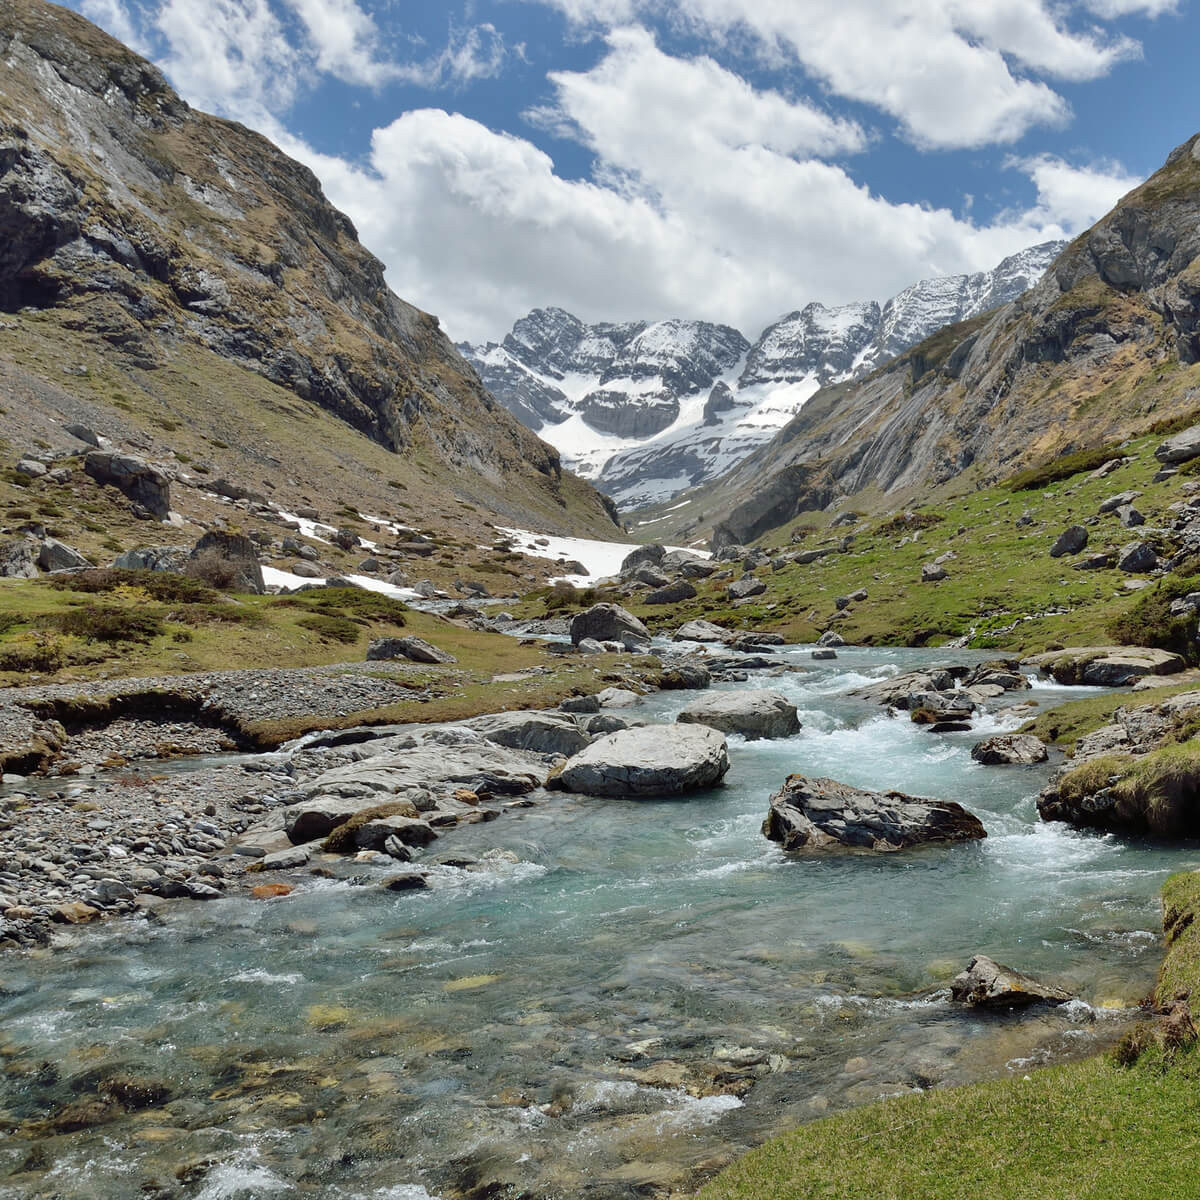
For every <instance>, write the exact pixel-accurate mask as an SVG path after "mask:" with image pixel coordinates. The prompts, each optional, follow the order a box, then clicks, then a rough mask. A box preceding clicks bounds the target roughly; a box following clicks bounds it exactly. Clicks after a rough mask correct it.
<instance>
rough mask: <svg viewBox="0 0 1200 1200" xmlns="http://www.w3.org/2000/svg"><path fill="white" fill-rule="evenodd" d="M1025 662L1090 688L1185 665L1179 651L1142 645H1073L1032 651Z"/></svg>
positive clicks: (1065, 681) (1066, 681)
mask: <svg viewBox="0 0 1200 1200" xmlns="http://www.w3.org/2000/svg"><path fill="white" fill-rule="evenodd" d="M1024 663H1025V664H1026V665H1028V666H1032V667H1037V668H1038V669H1039V670H1042V671H1045V672H1046V674H1048V675H1050V676H1052V677H1053V679H1054V681H1055V682H1056V683H1061V684H1068V685H1069V684H1080V683H1082V684H1088V685H1091V686H1093V687H1123V686H1125V684H1128V683H1133V682H1135V681H1136V680H1138V679H1141V678H1143V677H1144V676H1146V675H1174V674H1176V673H1177V672H1179V671H1182V670H1183V668H1184V666H1185V663H1184V661H1183V659H1182V658H1181V657H1180V656H1179V655H1178V654H1173V653H1172V652H1171V651H1170V650H1155V649H1151V648H1149V647H1145V646H1072V647H1070V648H1069V649H1066V650H1049V651H1047V652H1046V653H1045V654H1035V655H1034V656H1033V657H1032V658H1027V659H1025V660H1024Z"/></svg>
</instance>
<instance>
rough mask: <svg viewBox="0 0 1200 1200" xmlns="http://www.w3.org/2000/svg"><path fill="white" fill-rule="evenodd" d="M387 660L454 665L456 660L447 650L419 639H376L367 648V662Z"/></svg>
mask: <svg viewBox="0 0 1200 1200" xmlns="http://www.w3.org/2000/svg"><path fill="white" fill-rule="evenodd" d="M389 658H407V659H408V660H409V661H410V662H420V663H456V662H458V659H457V658H455V657H454V655H453V654H451V653H450V652H449V651H447V650H440V649H439V648H438V647H437V646H434V645H433V644H432V643H430V642H427V641H426V640H425V639H424V638H419V637H412V636H409V637H398V638H396V637H388V638H376V639H375V640H374V641H373V642H371V644H370V645H369V646H368V647H367V661H368V662H380V661H383V660H386V659H389Z"/></svg>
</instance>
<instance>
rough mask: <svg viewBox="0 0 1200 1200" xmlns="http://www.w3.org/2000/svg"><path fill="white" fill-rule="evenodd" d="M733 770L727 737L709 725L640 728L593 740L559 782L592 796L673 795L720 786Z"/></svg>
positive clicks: (648, 726) (569, 789)
mask: <svg viewBox="0 0 1200 1200" xmlns="http://www.w3.org/2000/svg"><path fill="white" fill-rule="evenodd" d="M728 770H729V753H728V751H727V749H726V746H725V737H724V735H723V734H721V733H719V732H718V731H717V730H715V729H710V728H709V727H708V726H707V725H642V726H638V727H635V728H633V729H622V730H619V731H618V732H616V733H610V734H608V735H606V736H605V737H602V738H599V739H598V740H597V741H595V742H593V743H592V744H591V745H590V746H589V747H588V748H587V749H586V750H584V751H583V752H582V753H580V754H577V755H575V757H574V758H572V759H570V760H569V761H568V763H567V765H566V766H565V767H563V769H562V774H561V775H560V776H559V783H560V784H561V785H562V787H564V788H566V790H567V791H569V792H586V793H587V794H589V795H592V796H671V795H675V794H677V793H679V792H689V791H694V790H695V789H696V788H703V787H711V786H712V785H713V784H715V783H719V782H720V781H721V779H722V778H723V777H724V775H725V772H726V771H728Z"/></svg>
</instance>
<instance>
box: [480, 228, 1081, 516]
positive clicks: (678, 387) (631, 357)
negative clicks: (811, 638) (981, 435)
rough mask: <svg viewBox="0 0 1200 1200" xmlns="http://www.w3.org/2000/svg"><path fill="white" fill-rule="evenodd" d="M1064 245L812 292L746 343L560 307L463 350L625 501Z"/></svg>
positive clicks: (748, 446)
mask: <svg viewBox="0 0 1200 1200" xmlns="http://www.w3.org/2000/svg"><path fill="white" fill-rule="evenodd" d="M1062 247H1063V243H1061V242H1050V243H1046V244H1044V245H1041V246H1034V247H1031V248H1030V249H1028V250H1024V251H1022V252H1021V253H1020V254H1015V255H1012V256H1011V257H1010V258H1007V259H1005V260H1004V261H1003V262H1002V263H1001V264H1000V265H999V266H998V267H997V268H996V269H995V270H992V271H982V272H978V273H977V274H974V275H954V276H950V277H947V278H942V279H928V280H924V281H922V282H921V283H917V284H914V285H913V286H912V287H910V288H906V289H905V290H904V291H903V292H901V293H900V294H899V295H898V296H894V297H892V299H890V300H889V301H887V303H886V304H883V305H880V304H878V303H876V302H875V301H865V302H861V303H856V304H846V305H841V306H839V307H833V308H831V307H827V306H826V305H823V304H818V303H813V304H809V305H807V306H806V307H805V308H803V309H801V310H799V311H797V312H793V313H789V314H788V315H787V316H785V317H783V318H781V319H780V320H779V321H776V322H775V323H773V324H772V325H770V326H768V327H767V328H766V329H765V330H763V332H762V333H761V335H760V336H759V338H758V340H757V342H755V343H754V345H753V346H751V345H750V344H749V343H748V342H747V341H746V339H745V338H743V337H742V335H741V334H740V333H738V332H737V331H736V330H734V329H731V328H729V326H726V325H712V324H708V323H705V322H702V321H683V320H671V321H659V322H655V323H653V324H648V323H646V322H632V323H627V324H602V325H585V324H584V323H583V322H582V321H580V320H579V319H578V318H577V317H574V316H572V315H571V314H570V313H568V312H564V311H563V310H562V309H558V308H548V309H535V310H534V311H533V312H531V313H529V314H528V316H525V317H522V318H521V320H519V321H518V322H517V323H516V324H515V325H514V326H513V328H512V332H511V333H509V334H508V336H506V337H505V339H504V340H503V342H500V343H499V344H497V343H489V344H487V345H482V346H469V345H466V346H462V347H460V349H462V350H463V352H464V353H465V354H466V356H467V357H468V358H469V359H470V360H471V361H472V362H473V363H474V364H475V366H476V368H477V369H478V371H479V373H480V375H481V376H482V378H483V380H484V382H485V383H486V384H487V385H488V387H489V388H490V389H491V391H492V393H493V395H495V396H496V398H497V399H498V400H499V401H500V403H501V404H503V405H504V406H505V408H507V409H508V410H509V411H510V412H511V413H513V414H514V415H515V416H517V417H519V418H520V419H521V420H522V421H524V422H525V423H526V424H527V425H529V427H530V428H531V429H535V430H537V431H539V432H540V433H541V434H542V435H543V436H544V437H545V438H546V439H547V440H548V441H550V442H552V443H553V444H554V445H555V446H557V447H558V449H559V450H560V451H561V452H562V454H563V456H564V458H565V460H566V461H567V462H568V464H569V465H571V466H572V467H574V468H575V469H576V470H578V471H579V472H580V473H581V474H583V475H584V476H585V477H586V478H588V479H592V480H594V481H595V482H596V483H597V485H598V486H600V487H601V488H603V489H604V490H605V491H606V492H608V493H609V494H610V495H612V496H614V497H615V498H616V499H617V500H618V501H619V502H620V503H621V504H622V506H625V507H635V506H638V505H642V504H648V503H653V502H655V501H660V500H664V499H669V498H670V497H671V496H673V495H675V493H677V492H679V491H680V490H682V489H683V488H685V487H688V486H689V485H696V484H698V483H701V482H704V481H706V480H709V479H713V478H715V477H716V476H718V475H720V474H721V473H722V472H724V471H727V470H729V469H730V468H731V467H733V466H735V465H736V464H737V463H738V462H739V461H741V459H743V458H744V457H745V456H746V455H747V454H749V453H751V452H752V451H753V450H755V449H756V448H758V447H760V446H762V445H763V444H764V443H765V442H767V441H769V440H770V438H771V437H772V436H773V435H774V434H775V433H776V432H777V431H778V430H779V429H780V428H781V427H782V426H783V425H785V424H786V423H787V422H788V421H789V420H790V419H791V418H792V417H793V416H794V415H795V414H796V413H797V412H798V411H799V410H800V408H801V407H802V406H803V404H804V403H805V402H806V401H807V400H808V398H809V397H810V396H811V395H812V394H813V393H814V392H815V391H816V390H817V389H818V388H819V387H822V386H824V385H826V384H830V383H835V382H838V381H841V380H846V379H859V378H862V377H863V376H865V375H867V374H869V373H870V372H871V371H872V370H873V369H874V368H875V367H876V366H878V365H879V364H880V363H882V362H885V361H886V360H887V359H889V358H891V357H893V356H894V355H895V354H897V353H899V352H900V351H902V350H906V349H908V347H910V346H912V345H914V344H915V343H917V342H919V341H920V340H921V339H922V338H924V337H927V336H928V335H929V334H930V333H932V332H933V331H934V330H937V329H941V328H942V327H943V326H945V325H947V324H951V323H953V322H955V321H961V320H964V319H966V318H969V317H972V316H976V315H977V314H979V313H981V312H984V311H986V310H987V309H990V308H994V307H995V306H996V305H998V304H1003V303H1005V302H1007V301H1009V300H1012V299H1014V298H1015V297H1016V296H1018V295H1020V294H1021V293H1022V292H1023V291H1025V290H1026V289H1027V288H1028V287H1030V286H1031V285H1032V284H1033V283H1035V282H1036V281H1037V279H1038V277H1039V276H1040V275H1041V273H1042V271H1044V270H1045V268H1046V267H1047V266H1048V265H1049V263H1050V262H1051V260H1052V259H1053V258H1054V256H1055V255H1056V254H1057V253H1058V252H1059V251H1060V250H1061V249H1062Z"/></svg>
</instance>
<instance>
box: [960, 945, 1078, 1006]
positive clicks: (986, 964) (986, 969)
mask: <svg viewBox="0 0 1200 1200" xmlns="http://www.w3.org/2000/svg"><path fill="white" fill-rule="evenodd" d="M950 998H951V999H952V1000H955V1001H957V1002H958V1003H959V1004H969V1005H971V1006H972V1007H973V1008H1022V1007H1024V1006H1025V1005H1028V1004H1038V1003H1045V1004H1065V1003H1066V1002H1067V1001H1068V1000H1070V999H1071V993H1070V992H1064V991H1063V990H1062V988H1057V987H1053V986H1051V985H1050V984H1046V983H1039V982H1038V981H1037V980H1036V979H1031V978H1030V977H1029V976H1028V975H1023V974H1021V972H1020V971H1014V970H1013V969H1012V967H1005V966H1002V965H1001V964H1000V963H998V962H994V961H993V960H992V959H990V958H988V957H987V956H986V955H983V954H977V955H976V956H975V957H974V958H973V959H971V961H970V962H969V963H968V964H967V969H966V970H965V971H963V972H962V973H961V974H960V975H957V976H955V978H954V979H953V980H951V982H950Z"/></svg>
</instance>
